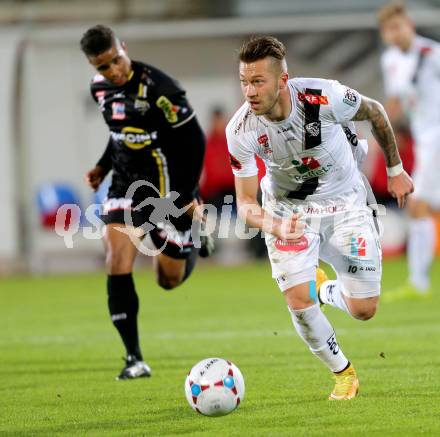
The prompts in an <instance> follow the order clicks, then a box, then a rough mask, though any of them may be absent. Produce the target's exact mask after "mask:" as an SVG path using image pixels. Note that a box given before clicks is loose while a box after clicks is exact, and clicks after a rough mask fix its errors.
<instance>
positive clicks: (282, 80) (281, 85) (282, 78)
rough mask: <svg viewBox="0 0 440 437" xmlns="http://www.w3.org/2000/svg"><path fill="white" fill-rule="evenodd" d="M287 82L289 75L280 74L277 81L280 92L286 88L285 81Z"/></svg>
mask: <svg viewBox="0 0 440 437" xmlns="http://www.w3.org/2000/svg"><path fill="white" fill-rule="evenodd" d="M288 80H289V73H281V76H280V79H279V88H280V90H283V89H285V88H286V87H287V81H288Z"/></svg>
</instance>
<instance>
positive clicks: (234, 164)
mask: <svg viewBox="0 0 440 437" xmlns="http://www.w3.org/2000/svg"><path fill="white" fill-rule="evenodd" d="M229 162H230V163H231V167H232V168H233V169H234V170H241V169H242V165H241V163H240V161H239V160H238V159H237V158H236V157H235V156H234V155H232V154H231V153H230V154H229Z"/></svg>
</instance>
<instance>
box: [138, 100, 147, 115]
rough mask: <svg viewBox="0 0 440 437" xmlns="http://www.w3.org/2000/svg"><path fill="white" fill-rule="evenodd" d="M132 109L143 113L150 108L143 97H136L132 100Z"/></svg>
mask: <svg viewBox="0 0 440 437" xmlns="http://www.w3.org/2000/svg"><path fill="white" fill-rule="evenodd" d="M134 109H136V111H139V112H140V113H141V114H142V115H145V113H146V112H147V111H148V110H149V109H150V104H149V103H148V101H147V100H145V99H136V100H135V101H134Z"/></svg>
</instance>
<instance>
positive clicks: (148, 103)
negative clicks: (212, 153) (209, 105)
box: [91, 61, 204, 201]
mask: <svg viewBox="0 0 440 437" xmlns="http://www.w3.org/2000/svg"><path fill="white" fill-rule="evenodd" d="M132 70H133V71H132V76H131V77H130V79H129V81H128V82H127V83H126V84H124V85H122V86H116V85H114V84H112V83H111V82H109V81H107V80H106V79H105V78H104V77H103V76H101V75H99V74H98V75H96V76H95V77H94V79H93V82H92V84H91V93H92V96H93V98H94V99H95V101H96V103H97V104H98V107H99V109H100V110H101V112H102V114H103V116H104V119H105V122H106V123H107V125H108V127H109V129H110V138H109V142H108V146H107V150H106V153H105V154H104V155H103V157H102V158H101V160H100V161H99V163H98V164H99V165H101V166H103V167H104V168H105V169H106V170H107V171H109V170H110V169H112V170H113V181H112V186H111V188H110V193H109V194H110V195H111V194H112V193H113V195H114V196H118V197H119V196H120V197H123V196H124V190H126V189H127V188H128V186H129V185H130V184H131V183H132V182H134V181H136V180H147V181H149V182H151V183H152V184H154V185H155V186H156V188H157V190H158V191H159V192H160V194H161V195H162V196H163V195H165V194H166V193H168V192H169V191H170V190H176V191H178V192H179V193H180V194H181V195H182V197H184V198H185V200H186V201H190V199H191V198H192V194H191V193H192V192H193V191H194V189H195V187H196V185H197V182H198V179H199V177H200V171H201V166H202V163H203V153H204V139H203V134H202V132H201V129H200V126H199V125H198V122H197V120H196V117H195V113H194V111H193V109H192V108H191V106H190V104H189V103H188V100H187V98H186V95H185V91H184V90H183V89H182V87H181V86H180V85H179V84H178V82H177V81H176V80H174V79H173V78H171V77H170V76H168V75H167V74H165V73H164V72H162V71H161V70H159V69H157V68H155V67H153V66H151V65H148V64H144V63H141V62H137V61H132Z"/></svg>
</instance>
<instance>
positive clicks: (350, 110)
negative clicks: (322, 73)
mask: <svg viewBox="0 0 440 437" xmlns="http://www.w3.org/2000/svg"><path fill="white" fill-rule="evenodd" d="M329 84H330V86H329V89H328V90H327V93H328V101H329V105H330V107H329V109H330V111H329V113H328V115H329V117H330V119H331V121H336V122H337V123H344V122H347V121H350V120H352V119H353V117H354V116H355V115H356V113H357V111H358V110H359V106H360V104H361V95H360V94H359V93H358V92H357V91H356V90H354V89H352V88H349V87H347V86H344V85H342V84H340V83H339V82H338V81H335V80H334V81H329Z"/></svg>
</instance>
